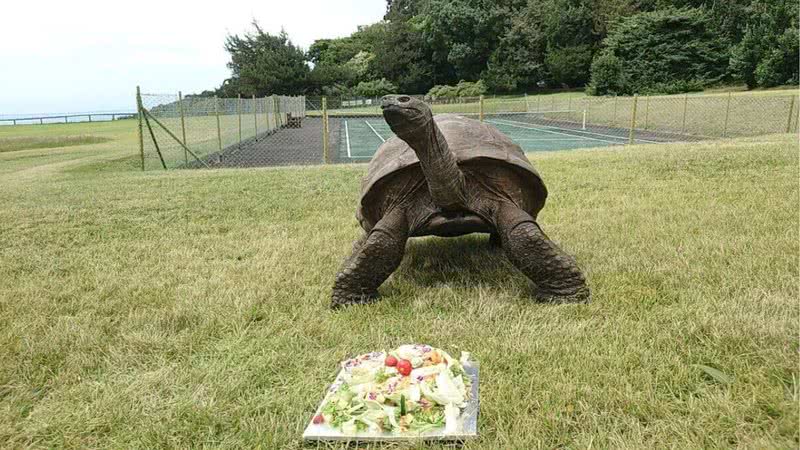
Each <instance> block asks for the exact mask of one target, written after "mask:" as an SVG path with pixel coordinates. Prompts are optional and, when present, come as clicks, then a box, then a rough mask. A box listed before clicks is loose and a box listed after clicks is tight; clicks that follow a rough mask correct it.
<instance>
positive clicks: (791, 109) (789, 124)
mask: <svg viewBox="0 0 800 450" xmlns="http://www.w3.org/2000/svg"><path fill="white" fill-rule="evenodd" d="M793 113H794V95H792V99H791V100H790V101H789V119H788V120H786V132H787V133H791V132H792V114H793Z"/></svg>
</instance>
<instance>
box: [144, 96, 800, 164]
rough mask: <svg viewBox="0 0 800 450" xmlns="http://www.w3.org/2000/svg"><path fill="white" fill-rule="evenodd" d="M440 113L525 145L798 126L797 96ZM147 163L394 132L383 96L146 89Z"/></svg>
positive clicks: (290, 148) (335, 157) (310, 158)
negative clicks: (188, 93) (224, 94)
mask: <svg viewBox="0 0 800 450" xmlns="http://www.w3.org/2000/svg"><path fill="white" fill-rule="evenodd" d="M419 98H422V99H424V100H425V101H426V102H428V103H429V104H430V105H431V108H432V110H433V112H434V113H435V114H442V113H455V114H459V115H462V116H465V117H470V118H473V119H475V120H479V121H483V122H487V123H490V124H492V125H494V126H495V127H497V128H498V129H499V130H500V131H501V132H503V133H504V134H506V135H508V136H509V137H510V138H511V139H512V140H514V141H515V142H516V143H518V144H519V145H520V146H521V147H522V148H523V150H525V151H549V150H563V149H574V148H584V147H597V146H612V145H626V144H632V143H658V142H676V141H695V140H701V139H708V138H724V137H742V136H757V135H763V134H771V133H789V132H797V131H798V116H799V114H798V113H800V100H798V98H797V95H796V94H794V95H786V94H782V95H752V94H723V95H686V96H634V97H567V96H556V95H553V96H527V95H526V96H522V97H500V98H483V97H475V98H458V99H431V98H424V97H422V96H419ZM140 99H141V101H140V102H141V111H142V114H140V117H141V119H140V120H141V122H142V125H141V129H142V134H143V142H142V146H141V148H142V167H143V168H155V167H159V168H195V167H257V166H275V165H299V164H325V163H339V162H365V161H368V160H369V159H370V158H372V156H373V155H374V154H375V151H376V150H377V149H378V147H380V145H381V144H383V142H385V141H386V140H388V139H390V138H392V137H393V136H394V135H393V134H392V132H391V130H390V129H389V127H388V126H387V125H386V123H385V121H384V120H383V117H382V116H381V110H380V99H379V98H364V99H352V98H350V99H337V98H323V97H319V98H305V97H283V96H270V97H264V98H208V97H202V98H201V97H188V98H182V97H181V95H180V94H177V95H166V96H164V95H149V94H141V96H140Z"/></svg>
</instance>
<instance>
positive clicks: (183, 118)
mask: <svg viewBox="0 0 800 450" xmlns="http://www.w3.org/2000/svg"><path fill="white" fill-rule="evenodd" d="M178 108H179V109H180V111H181V137H182V138H183V145H184V146H186V145H187V144H186V113H185V112H184V110H183V93H182V92H181V91H178ZM183 159H184V162H186V163H187V164H188V163H189V153H188V152H187V151H186V149H185V148H184V149H183Z"/></svg>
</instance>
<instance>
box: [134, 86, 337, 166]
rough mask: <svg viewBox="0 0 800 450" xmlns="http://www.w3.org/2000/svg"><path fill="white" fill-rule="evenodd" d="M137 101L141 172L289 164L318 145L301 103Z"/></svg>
mask: <svg viewBox="0 0 800 450" xmlns="http://www.w3.org/2000/svg"><path fill="white" fill-rule="evenodd" d="M137 97H138V98H137V103H138V104H139V109H140V114H139V122H140V123H139V129H140V132H141V137H142V139H141V142H140V150H141V158H142V168H143V169H148V168H163V169H168V168H198V167H256V166H269V165H279V164H292V163H295V162H297V161H296V160H297V159H298V153H302V152H306V153H308V152H310V151H313V150H311V149H312V148H314V147H319V146H320V142H321V141H322V131H321V129H320V124H321V120H320V119H319V118H316V119H309V118H307V117H306V104H305V99H304V97H285V96H277V95H273V96H270V97H260V98H256V97H251V98H241V97H240V98H216V97H192V96H189V97H185V98H184V97H183V96H182V95H181V94H180V93H178V94H175V95H171V94H137ZM310 122H311V123H310ZM314 122H316V126H315V123H314ZM310 128H313V130H312V129H310ZM301 130H303V131H304V132H303V131H301ZM287 145H289V146H290V147H291V148H287V147H286V146H287ZM278 149H280V151H278ZM287 155H294V159H292V158H288V157H287ZM312 159H313V158H311V157H309V158H307V162H309V163H311V162H313V163H322V160H321V157H316V159H315V160H313V161H312ZM303 162H305V161H303Z"/></svg>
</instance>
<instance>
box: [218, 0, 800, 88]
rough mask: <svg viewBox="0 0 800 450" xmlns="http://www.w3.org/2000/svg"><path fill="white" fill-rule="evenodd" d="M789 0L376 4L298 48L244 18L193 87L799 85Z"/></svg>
mask: <svg viewBox="0 0 800 450" xmlns="http://www.w3.org/2000/svg"><path fill="white" fill-rule="evenodd" d="M798 22H799V14H798V8H797V2H796V1H795V0H792V1H788V0H726V1H723V0H673V1H667V0H498V1H489V0H387V9H386V14H385V16H384V18H383V20H381V21H379V22H377V23H374V24H371V25H365V26H360V27H358V29H357V30H356V31H355V32H354V33H352V34H351V35H350V36H347V37H342V38H336V39H318V40H316V41H315V42H314V43H313V44H312V45H311V46H310V48H308V50H305V51H304V50H303V49H301V48H300V47H298V46H296V45H294V44H293V43H292V42H291V40H290V39H289V36H288V35H287V34H286V33H285V32H283V31H282V32H281V33H279V34H277V35H274V34H270V33H267V32H265V31H264V30H263V29H261V28H260V27H259V25H258V23H253V30H252V31H249V32H247V33H244V34H242V35H239V34H232V35H229V36H228V37H227V39H226V41H225V48H226V50H227V51H228V52H229V53H230V56H231V61H230V63H229V64H228V66H229V68H230V69H231V77H230V78H228V79H226V80H225V81H224V82H223V83H222V85H221V86H220V87H219V88H218V89H216V90H215V91H207V92H205V93H204V94H207V95H210V94H216V95H222V96H235V95H238V94H242V95H244V96H250V95H268V94H273V93H276V94H285V95H298V94H305V95H315V94H318V95H332V96H351V95H358V96H377V95H383V94H385V93H388V92H407V93H415V94H419V93H430V94H431V95H439V96H458V95H463V94H464V93H472V94H474V93H476V92H477V93H483V92H487V91H488V92H493V93H515V92H531V91H535V90H537V89H553V88H580V87H585V88H586V90H587V92H588V93H590V94H594V95H607V94H632V93H642V94H644V93H677V92H687V91H694V90H701V89H704V88H706V87H709V86H714V85H719V84H730V83H744V84H746V85H747V86H748V87H749V88H755V87H772V86H778V85H786V84H798V66H799V65H800V59H799V57H798V55H800V47H799V45H798V42H799V41H800V34H799V33H798Z"/></svg>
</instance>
